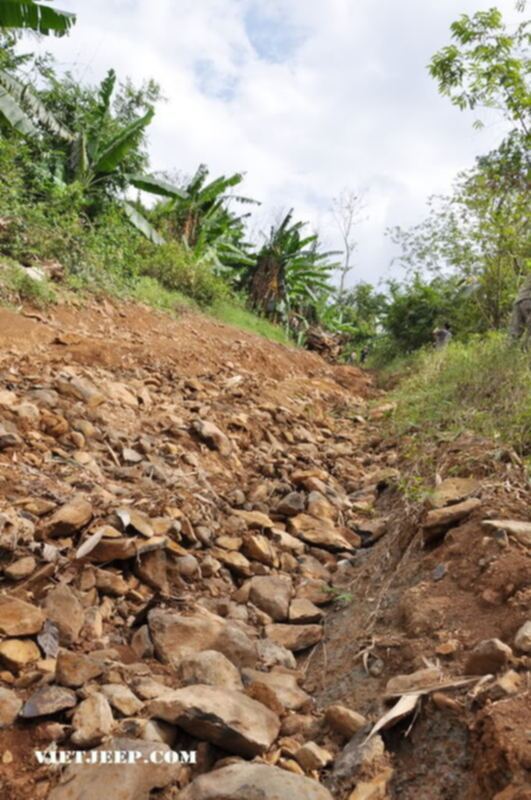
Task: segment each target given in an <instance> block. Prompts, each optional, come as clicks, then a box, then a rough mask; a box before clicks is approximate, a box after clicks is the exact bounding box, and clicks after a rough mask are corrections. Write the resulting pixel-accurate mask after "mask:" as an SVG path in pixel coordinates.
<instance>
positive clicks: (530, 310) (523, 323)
mask: <svg viewBox="0 0 531 800" xmlns="http://www.w3.org/2000/svg"><path fill="white" fill-rule="evenodd" d="M524 333H525V338H526V344H527V345H529V344H530V343H531V275H528V276H527V278H526V279H525V281H524V282H523V284H522V285H521V287H520V290H519V292H518V294H517V295H516V299H515V301H514V304H513V313H512V317H511V322H510V325H509V335H510V337H511V339H513V341H515V342H516V341H517V340H518V339H520V338H521V336H522V334H524Z"/></svg>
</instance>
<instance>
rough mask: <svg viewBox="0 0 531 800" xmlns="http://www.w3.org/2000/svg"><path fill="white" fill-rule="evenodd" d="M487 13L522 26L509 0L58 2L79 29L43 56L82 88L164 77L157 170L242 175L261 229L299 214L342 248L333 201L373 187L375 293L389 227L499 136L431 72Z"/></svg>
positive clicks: (155, 134)
mask: <svg viewBox="0 0 531 800" xmlns="http://www.w3.org/2000/svg"><path fill="white" fill-rule="evenodd" d="M493 4H496V5H497V6H498V7H499V8H501V9H502V11H504V13H505V14H506V16H507V19H511V20H514V19H515V18H517V15H516V13H515V11H514V5H515V3H514V0H497V2H496V3H495V0H483V2H482V0H431V2H430V1H429V0H91V2H90V3H87V2H86V0H57V6H58V7H61V8H63V9H64V10H71V11H75V12H76V13H77V14H78V21H77V25H76V26H75V28H74V29H73V31H72V33H71V34H70V36H69V37H68V38H64V39H59V40H57V39H55V40H51V39H47V40H46V41H45V43H44V45H43V47H44V48H45V49H47V50H49V51H51V52H52V53H53V54H54V55H55V56H56V58H57V60H58V61H59V63H60V65H61V67H64V68H65V69H73V70H74V72H75V73H76V74H77V75H78V76H79V77H82V78H83V79H84V80H87V81H91V82H96V81H99V80H100V79H101V78H102V77H103V75H104V74H105V72H106V71H107V70H108V69H109V68H110V67H114V68H115V69H116V71H117V73H118V75H119V77H125V76H127V75H128V76H130V77H131V78H132V79H133V80H134V81H135V82H142V80H144V79H145V78H147V77H153V78H155V79H156V80H157V81H158V82H159V83H160V84H161V86H162V90H163V93H164V95H165V96H166V97H167V99H168V102H167V103H166V104H164V105H161V106H160V107H159V108H158V111H157V115H156V117H155V120H154V122H153V124H152V126H151V128H150V153H151V159H152V166H153V169H154V170H179V171H181V172H184V173H192V172H194V171H195V169H196V168H197V166H198V164H199V163H200V162H205V163H206V164H207V165H208V166H209V167H210V168H211V172H212V175H213V176H217V175H218V174H222V173H225V174H228V173H231V172H236V171H244V172H245V173H246V179H245V184H244V189H243V192H244V193H245V194H247V195H249V196H252V197H255V198H257V199H259V200H261V201H262V204H263V205H262V207H261V209H260V210H259V211H258V212H257V214H258V216H257V219H256V223H255V224H256V225H257V226H259V227H262V228H264V229H265V228H267V225H268V223H269V222H270V221H271V219H272V218H273V217H274V216H276V215H278V213H279V211H280V210H286V211H287V210H289V209H290V208H291V207H294V209H295V214H296V216H297V217H298V218H301V219H307V220H310V222H311V224H312V226H314V227H316V228H317V229H318V230H319V232H320V233H321V235H322V237H323V239H324V240H325V241H326V243H327V244H328V245H332V246H333V245H337V244H338V240H337V233H336V231H335V229H334V223H333V219H332V218H331V215H330V213H329V209H330V204H331V200H332V198H333V197H334V196H335V195H337V194H338V193H339V192H340V191H341V190H342V189H343V188H344V187H348V188H351V189H354V190H358V189H364V190H366V191H367V192H368V196H367V200H368V205H367V211H366V214H367V216H368V219H367V220H366V221H365V222H364V223H363V224H362V225H361V226H360V227H359V228H358V232H357V238H358V241H359V247H358V251H357V253H356V255H355V258H354V260H355V264H356V266H355V269H354V270H353V272H352V273H351V277H350V279H349V282H350V283H354V282H356V281H357V280H371V281H372V282H377V281H378V280H380V279H381V278H382V277H383V278H385V277H388V276H389V274H390V271H389V264H390V261H391V258H392V255H393V247H392V245H391V243H390V242H389V241H388V240H386V238H385V236H384V232H385V229H386V228H387V227H388V226H390V225H397V224H399V225H409V224H412V223H415V222H417V221H420V219H422V217H423V214H424V208H425V201H426V198H427V197H428V196H429V195H430V194H432V193H436V192H441V191H445V190H446V189H448V188H449V186H450V184H451V181H452V178H453V176H454V175H455V174H456V172H457V171H458V170H460V169H462V168H464V167H467V166H470V165H471V164H472V163H473V160H474V156H475V155H477V154H479V153H482V152H485V151H486V150H488V149H489V148H490V147H491V146H493V145H495V144H496V143H497V142H498V141H499V139H500V138H501V136H502V134H503V127H502V124H501V123H500V122H497V121H490V122H489V124H488V126H487V127H486V128H485V129H484V130H483V131H480V132H478V131H476V130H474V129H473V127H472V123H473V121H474V117H473V115H472V114H471V113H468V112H460V111H459V110H458V109H456V108H455V107H454V106H452V105H451V103H450V102H449V101H448V99H445V98H441V97H439V95H438V93H437V87H436V84H435V82H434V81H433V80H432V79H431V78H430V77H429V75H428V73H427V70H426V65H427V64H428V62H429V60H430V58H431V56H432V55H433V53H434V52H435V51H436V50H437V49H438V48H440V47H441V46H443V45H445V44H447V43H448V42H449V26H450V23H451V22H452V21H453V20H454V19H456V18H457V17H458V16H459V15H460V14H461V13H473V12H475V11H477V10H484V9H486V8H488V7H490V6H491V5H493ZM397 269H398V268H395V270H394V272H395V274H396V271H397Z"/></svg>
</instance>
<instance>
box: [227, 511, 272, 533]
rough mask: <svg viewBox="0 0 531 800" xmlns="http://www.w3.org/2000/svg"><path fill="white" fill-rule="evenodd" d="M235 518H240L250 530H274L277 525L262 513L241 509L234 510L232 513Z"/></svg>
mask: <svg viewBox="0 0 531 800" xmlns="http://www.w3.org/2000/svg"><path fill="white" fill-rule="evenodd" d="M232 513H233V514H234V515H235V516H237V517H240V519H243V521H244V522H245V523H246V525H247V526H248V527H249V528H266V529H270V528H274V527H275V523H274V522H273V521H272V520H271V519H270V518H269V517H268V516H267V514H263V513H262V512H261V511H242V510H240V509H233V512H232Z"/></svg>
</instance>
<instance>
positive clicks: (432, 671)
mask: <svg viewBox="0 0 531 800" xmlns="http://www.w3.org/2000/svg"><path fill="white" fill-rule="evenodd" d="M440 680H441V671H440V669H439V668H438V667H426V669H418V670H416V672H411V673H409V675H395V677H394V678H390V679H389V680H388V681H387V686H386V687H385V694H386V695H387V696H390V695H399V694H405V693H406V692H416V691H418V690H419V689H426V688H427V687H428V686H433V685H434V684H435V685H436V684H437V683H439V682H440Z"/></svg>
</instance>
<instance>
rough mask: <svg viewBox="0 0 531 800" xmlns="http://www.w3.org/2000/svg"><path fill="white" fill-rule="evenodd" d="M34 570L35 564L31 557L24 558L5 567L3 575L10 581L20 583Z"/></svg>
mask: <svg viewBox="0 0 531 800" xmlns="http://www.w3.org/2000/svg"><path fill="white" fill-rule="evenodd" d="M36 568H37V562H36V560H35V559H34V558H33V556H25V557H24V558H19V559H18V560H17V561H13V563H12V564H10V565H9V566H8V567H6V568H5V570H4V575H6V576H7V577H8V578H11V580H12V581H20V580H22V579H23V578H27V577H28V576H29V575H31V573H32V572H34V571H35V569H36Z"/></svg>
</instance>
